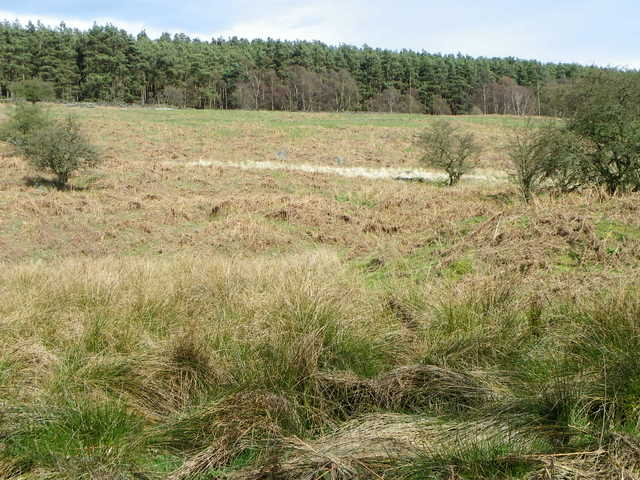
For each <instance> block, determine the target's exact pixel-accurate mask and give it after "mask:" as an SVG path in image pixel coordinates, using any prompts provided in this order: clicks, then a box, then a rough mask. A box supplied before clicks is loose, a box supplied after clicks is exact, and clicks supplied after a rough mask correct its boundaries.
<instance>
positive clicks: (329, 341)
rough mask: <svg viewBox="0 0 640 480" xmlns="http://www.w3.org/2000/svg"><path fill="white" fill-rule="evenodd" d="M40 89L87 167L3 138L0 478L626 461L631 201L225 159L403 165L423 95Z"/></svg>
mask: <svg viewBox="0 0 640 480" xmlns="http://www.w3.org/2000/svg"><path fill="white" fill-rule="evenodd" d="M52 110H53V114H55V115H61V114H64V113H67V112H68V111H73V112H74V113H76V114H77V115H78V116H79V117H80V118H81V120H83V122H84V124H85V125H86V126H87V128H88V132H89V133H90V135H91V136H92V138H93V139H94V140H95V141H96V143H99V144H100V145H101V146H102V149H103V153H104V155H105V156H106V157H107V161H106V163H105V164H104V166H103V167H101V168H100V169H99V170H96V171H92V172H85V173H83V174H81V175H79V176H77V177H74V178H73V179H72V183H73V184H74V186H75V187H76V188H75V189H72V190H66V191H59V190H55V189H53V188H50V187H49V186H48V184H47V183H46V181H45V180H44V179H41V178H37V177H35V174H34V172H32V171H31V170H29V169H28V168H27V167H26V166H25V165H24V163H23V162H22V160H21V159H19V158H17V157H13V156H11V155H10V154H9V152H8V148H5V149H4V150H3V152H4V153H3V156H2V157H1V158H0V168H2V171H3V176H2V179H0V190H1V195H0V261H1V262H2V264H1V266H2V269H1V270H0V295H1V298H2V302H0V478H10V479H21V480H26V479H41V478H47V479H61V478H62V479H78V478H86V479H114V480H115V479H134V478H138V479H139V478H148V479H213V478H236V479H243V480H248V479H268V478H278V479H301V478H308V479H321V478H322V479H328V478H333V479H361V478H371V479H379V478H386V479H396V478H399V479H407V480H409V479H442V480H445V479H446V480H451V479H465V480H471V479H540V480H542V479H554V480H555V479H557V480H561V479H562V480H564V479H603V480H604V479H611V478H623V479H633V478H637V477H638V475H640V456H639V455H638V452H640V432H639V422H640V364H639V360H638V358H639V357H638V355H637V352H638V350H639V348H640V296H639V295H638V287H639V283H640V282H639V276H638V266H639V263H640V260H639V258H640V216H639V215H638V211H639V209H640V202H639V200H640V196H639V195H638V194H627V195H618V196H615V197H607V196H604V195H602V194H600V193H598V192H587V193H585V194H582V195H577V194H575V195H567V196H561V197H556V196H551V195H548V194H543V195H541V196H539V197H537V198H536V199H535V201H534V202H533V203H532V204H530V205H526V204H523V203H522V202H521V201H520V200H519V198H518V196H517V194H516V193H515V190H514V189H513V188H512V187H511V186H510V185H509V184H508V183H507V182H506V181H504V180H500V181H486V182H482V181H474V182H463V183H462V184H460V185H459V186H456V187H454V188H444V187H442V186H440V185H438V184H433V183H420V182H402V181H397V180H392V179H367V178H347V177H341V176H337V175H327V174H321V173H311V172H296V171H287V170H255V171H252V170H241V169H238V168H235V167H233V166H231V164H232V162H235V161H242V160H254V161H259V160H271V161H278V162H290V163H305V164H315V165H335V164H336V159H335V157H337V156H340V157H342V158H343V159H344V160H343V161H344V163H346V166H347V167H348V166H360V167H372V168H376V167H380V166H402V167H403V168H405V167H406V168H413V167H415V166H416V165H417V161H418V158H419V153H418V152H416V151H414V150H413V149H412V147H411V143H412V138H413V136H414V135H415V133H416V132H418V131H419V130H420V128H422V127H424V126H425V125H427V124H428V122H430V121H431V119H430V118H429V117H424V116H404V115H353V114H344V115H331V114H313V115H312V114H300V115H292V114H278V113H262V112H254V113H247V112H216V111H209V112H196V111H157V110H142V109H129V110H120V109H116V108H95V109H80V108H73V109H72V108H69V107H67V108H64V107H52ZM454 121H456V122H460V123H461V124H462V125H464V126H465V127H466V128H468V129H469V130H470V131H473V132H475V133H476V134H477V135H479V136H480V137H481V138H482V141H483V144H484V145H485V146H486V148H485V151H484V154H483V157H482V159H481V163H482V168H483V169H484V170H485V171H495V172H500V171H501V170H503V169H504V163H503V160H502V159H503V157H504V154H502V153H501V151H500V148H499V146H500V144H501V143H503V142H504V141H505V139H507V138H508V136H509V133H510V130H511V129H512V128H514V127H516V126H518V125H520V124H521V123H520V122H521V121H520V120H519V119H511V118H498V117H458V118H455V119H454ZM278 152H287V153H286V155H280V156H277V153H278ZM198 160H218V161H223V162H229V165H230V166H228V167H226V166H216V167H195V166H188V164H189V163H190V162H194V161H198Z"/></svg>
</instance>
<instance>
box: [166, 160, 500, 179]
mask: <svg viewBox="0 0 640 480" xmlns="http://www.w3.org/2000/svg"><path fill="white" fill-rule="evenodd" d="M164 163H165V164H169V165H181V166H186V167H233V168H239V169H242V170H292V171H299V172H310V173H328V174H332V175H339V176H342V177H350V178H355V177H362V178H374V179H375V178H378V179H386V178H392V179H396V180H418V181H419V180H423V181H428V182H439V181H443V180H446V178H447V176H446V175H445V174H444V173H438V172H433V171H429V170H422V169H418V168H415V169H406V168H382V167H380V168H369V167H328V166H324V165H308V164H297V165H296V164H290V163H284V162H273V161H268V160H265V161H262V162H254V161H244V162H229V161H221V160H199V161H197V162H186V163H185V162H164ZM482 172H483V173H476V174H469V175H464V176H463V177H462V179H463V180H469V181H480V182H503V181H505V180H506V179H507V177H506V175H505V174H504V173H503V172H499V171H495V170H482Z"/></svg>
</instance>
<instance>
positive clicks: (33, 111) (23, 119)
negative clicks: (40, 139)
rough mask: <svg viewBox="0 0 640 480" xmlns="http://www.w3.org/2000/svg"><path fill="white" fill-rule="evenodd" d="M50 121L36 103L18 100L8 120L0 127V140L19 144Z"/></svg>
mask: <svg viewBox="0 0 640 480" xmlns="http://www.w3.org/2000/svg"><path fill="white" fill-rule="evenodd" d="M50 123H51V121H50V119H49V117H48V116H47V114H46V112H45V111H44V110H43V109H42V108H41V107H39V106H38V105H33V104H28V103H24V102H19V103H18V104H17V105H16V106H15V108H14V109H13V111H11V112H10V113H9V120H8V121H7V122H5V123H4V124H3V125H2V126H1V127H0V140H2V141H5V142H9V143H11V144H13V145H16V146H18V145H20V144H22V143H24V142H25V140H26V138H27V137H28V136H29V135H30V134H31V133H32V132H36V131H38V130H41V129H43V128H45V127H46V126H47V125H49V124H50Z"/></svg>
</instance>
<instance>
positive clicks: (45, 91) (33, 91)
mask: <svg viewBox="0 0 640 480" xmlns="http://www.w3.org/2000/svg"><path fill="white" fill-rule="evenodd" d="M10 90H11V92H12V93H13V95H14V96H15V97H16V98H19V99H22V100H26V101H27V102H31V103H36V102H41V101H43V100H50V99H52V98H54V97H55V91H54V89H53V85H52V84H51V83H49V82H45V81H44V80H40V79H39V78H32V79H30V80H23V81H21V82H15V83H13V84H12V85H11V87H10Z"/></svg>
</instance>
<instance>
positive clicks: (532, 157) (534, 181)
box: [507, 126, 546, 202]
mask: <svg viewBox="0 0 640 480" xmlns="http://www.w3.org/2000/svg"><path fill="white" fill-rule="evenodd" d="M507 155H508V156H509V160H510V161H511V166H512V171H511V173H510V177H511V180H512V181H513V182H514V183H515V184H516V186H517V187H518V190H519V191H520V194H521V195H522V197H523V198H524V200H525V201H526V202H529V201H531V198H532V195H533V193H534V192H535V191H536V190H537V189H538V187H539V186H540V184H541V183H542V181H543V179H544V161H545V158H544V157H545V155H546V148H545V143H544V140H543V138H542V137H541V135H540V133H539V132H538V131H537V130H534V129H533V128H532V127H531V126H527V127H525V128H523V129H521V130H519V131H517V132H515V133H514V134H513V136H512V137H511V140H510V141H509V144H508V145H507Z"/></svg>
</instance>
